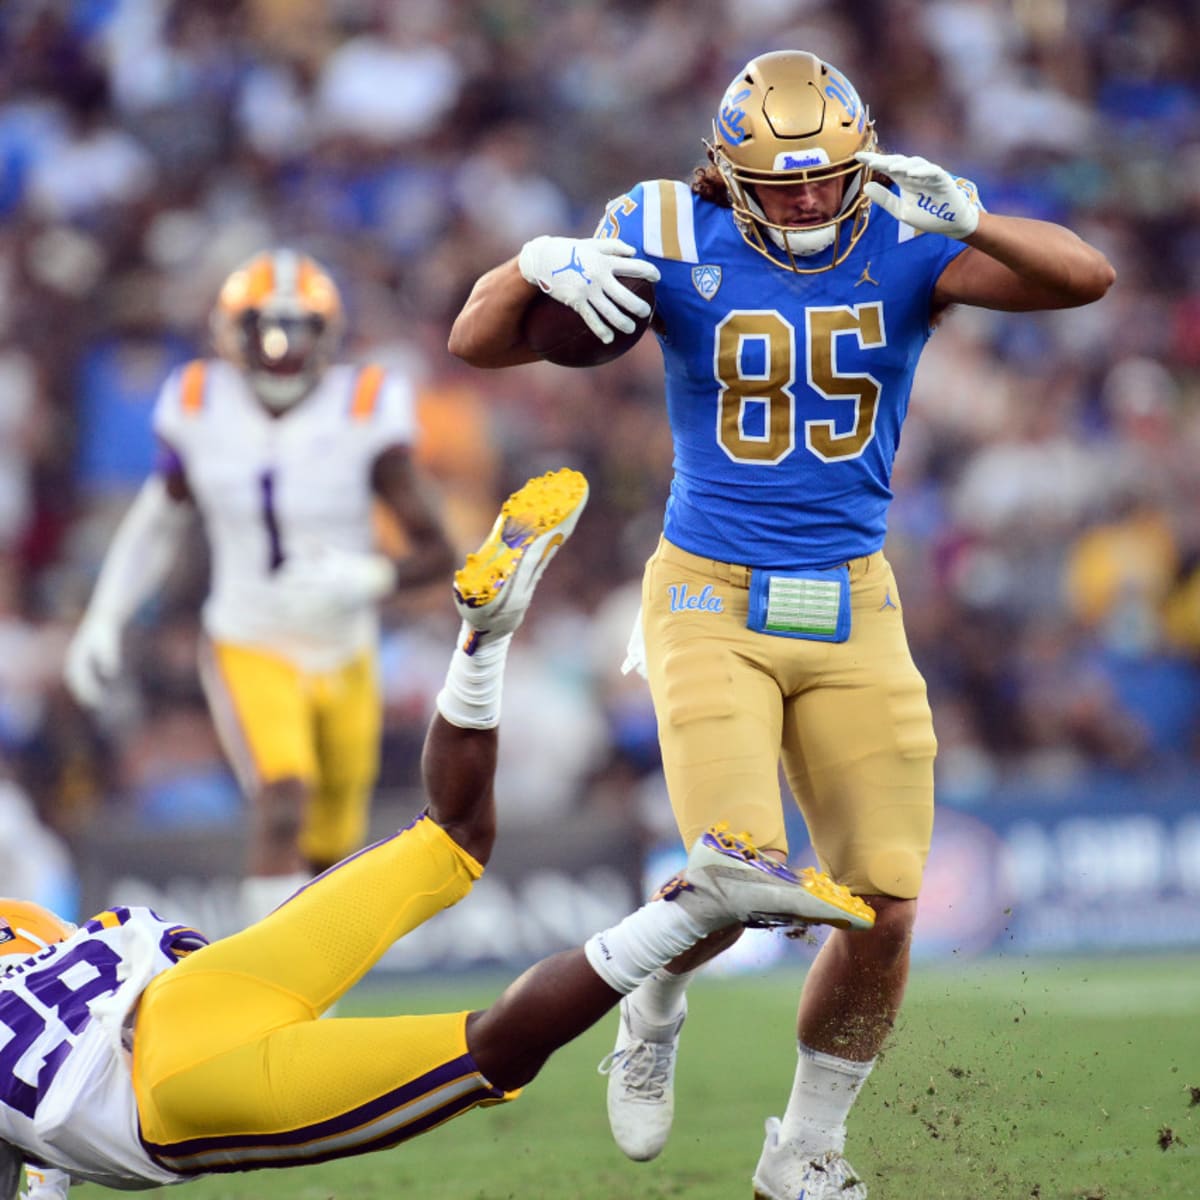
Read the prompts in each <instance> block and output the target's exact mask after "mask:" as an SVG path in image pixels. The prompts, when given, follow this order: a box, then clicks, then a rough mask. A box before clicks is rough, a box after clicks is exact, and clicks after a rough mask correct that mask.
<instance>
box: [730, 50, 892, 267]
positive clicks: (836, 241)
mask: <svg viewBox="0 0 1200 1200" xmlns="http://www.w3.org/2000/svg"><path fill="white" fill-rule="evenodd" d="M874 148H875V124H874V122H873V121H872V120H871V117H870V113H869V112H868V110H867V107H866V105H865V104H863V102H862V100H860V99H859V96H858V93H857V92H856V91H855V90H854V86H853V85H852V84H851V83H850V81H849V80H848V79H847V78H846V77H845V76H844V75H843V74H842V73H841V72H840V71H838V70H837V69H836V68H834V67H831V66H830V65H829V64H828V63H827V62H823V61H822V60H821V59H819V58H817V57H816V55H814V54H809V53H807V52H805V51H802V50H777V51H773V52H772V53H770V54H762V55H759V57H758V58H754V59H751V60H750V62H749V63H747V64H746V66H745V68H744V69H743V70H742V71H741V72H739V73H738V75H737V77H736V78H735V79H734V80H733V82H732V83H731V84H730V85H729V87H728V88H727V89H726V92H725V96H724V98H723V99H722V101H721V105H720V108H719V109H718V110H717V115H716V118H715V119H714V120H713V141H712V142H711V143H709V145H708V150H709V154H710V155H711V157H712V160H713V163H714V164H715V166H716V167H717V170H718V171H720V173H721V177H722V179H724V181H725V186H726V188H727V189H728V191H729V200H730V204H731V205H732V208H733V217H734V220H735V222H736V223H737V227H738V229H739V230H740V232H741V234H742V237H744V238H745V239H746V241H747V242H748V243H749V244H750V245H751V246H752V247H753V248H754V249H755V250H757V251H758V252H759V253H760V254H762V255H764V256H765V257H766V258H768V259H770V260H771V262H773V263H775V265H776V266H782V267H786V268H787V269H789V270H792V271H796V272H799V273H800V274H811V273H814V272H816V271H827V270H828V269H829V268H830V267H835V266H837V264H838V263H840V262H842V261H843V260H844V259H845V258H846V256H847V255H848V254H849V253H850V251H851V250H852V249H853V247H854V244H855V243H856V242H857V241H858V239H859V238H860V237H861V236H862V234H863V232H864V230H865V229H866V226H867V212H868V209H869V207H870V205H869V202H868V201H867V199H866V196H865V195H864V194H863V183H864V182H865V179H864V175H865V173H866V168H865V167H864V166H863V165H862V164H861V163H859V162H858V161H856V159H855V157H854V156H855V154H857V153H858V152H859V151H860V150H873V149H874ZM830 179H840V180H842V181H843V183H842V198H841V204H840V207H839V208H838V210H837V212H836V213H835V214H834V216H833V217H832V218H831V219H830V220H828V221H824V222H821V223H817V224H808V225H805V226H803V227H794V226H788V225H780V224H775V223H773V222H772V221H770V220H768V219H767V215H766V213H765V212H764V210H763V206H762V203H761V201H760V198H759V195H758V192H759V190H760V189H762V188H770V187H780V186H788V185H792V184H797V183H811V182H816V181H818V180H820V181H825V180H830ZM826 252H828V253H826ZM816 255H820V259H819V260H816V261H814V263H813V264H812V265H809V264H807V263H806V262H805V261H804V260H806V259H811V258H813V256H816Z"/></svg>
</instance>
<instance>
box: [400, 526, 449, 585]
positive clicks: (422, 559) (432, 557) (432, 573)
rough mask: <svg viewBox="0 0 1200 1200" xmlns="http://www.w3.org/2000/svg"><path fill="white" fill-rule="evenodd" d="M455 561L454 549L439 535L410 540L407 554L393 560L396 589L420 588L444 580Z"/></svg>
mask: <svg viewBox="0 0 1200 1200" xmlns="http://www.w3.org/2000/svg"><path fill="white" fill-rule="evenodd" d="M410 537H411V534H410ZM455 561H456V560H455V554H454V547H453V546H451V545H450V543H449V542H448V541H447V540H446V539H445V537H443V536H441V535H440V533H439V534H436V535H432V534H431V536H429V537H427V538H424V539H417V538H412V544H411V546H410V549H409V551H408V553H407V554H405V555H404V557H403V558H399V559H393V564H394V566H395V570H396V584H395V586H396V589H397V590H403V589H404V588H410V587H422V586H424V585H425V584H428V583H434V582H436V581H438V580H445V578H446V577H447V576H448V575H449V574H450V573H451V571H453V570H454V566H455Z"/></svg>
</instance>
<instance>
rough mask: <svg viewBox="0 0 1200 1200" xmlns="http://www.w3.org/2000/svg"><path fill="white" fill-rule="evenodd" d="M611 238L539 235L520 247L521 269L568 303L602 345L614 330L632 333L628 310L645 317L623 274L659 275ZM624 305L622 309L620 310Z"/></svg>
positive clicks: (645, 310) (653, 278)
mask: <svg viewBox="0 0 1200 1200" xmlns="http://www.w3.org/2000/svg"><path fill="white" fill-rule="evenodd" d="M636 253H637V251H636V250H635V249H634V248H633V247H632V246H631V245H629V243H628V242H622V241H618V240H617V239H616V238H565V237H551V236H549V235H548V234H543V235H542V236H541V237H535V238H534V239H533V240H532V241H529V242H526V243H525V245H524V246H522V247H521V253H520V255H519V256H518V258H517V266H518V267H519V268H520V271H521V274H522V275H523V276H524V277H525V278H526V279H527V280H528V281H529V282H530V283H532V284H535V285H536V286H537V287H540V288H541V289H542V291H543V292H545V293H546V294H547V295H548V296H550V297H551V298H552V299H554V300H557V301H558V302H559V304H565V305H566V306H567V307H568V308H573V309H574V310H575V311H576V312H577V313H578V314H579V315H580V316H581V317H582V318H583V320H584V322H585V324H586V325H587V327H588V328H589V329H590V330H591V331H592V332H593V333H594V334H595V335H596V336H597V337H598V338H599V339H600V340H601V341H602V342H603V343H604V344H605V345H606V346H607V345H608V344H609V342H611V341H612V340H613V330H614V329H616V330H619V331H620V332H621V333H632V332H633V322H632V321H631V320H630V319H629V316H628V314H629V313H633V315H634V316H637V317H648V316H649V315H650V306H649V305H648V304H647V303H646V302H645V300H643V299H642V298H641V297H640V296H636V295H634V293H633V292H631V291H630V290H629V289H628V288H627V287H626V286H625V285H624V284H623V283H622V282H621V279H620V277H621V276H622V275H626V276H631V277H634V278H637V279H649V280H650V281H651V283H654V282H656V281H657V280H658V277H659V271H658V268H657V267H656V266H655V265H654V264H653V263H648V262H646V261H645V260H644V259H640V258H634V257H633V256H634V255H635V254H636ZM622 310H624V311H622Z"/></svg>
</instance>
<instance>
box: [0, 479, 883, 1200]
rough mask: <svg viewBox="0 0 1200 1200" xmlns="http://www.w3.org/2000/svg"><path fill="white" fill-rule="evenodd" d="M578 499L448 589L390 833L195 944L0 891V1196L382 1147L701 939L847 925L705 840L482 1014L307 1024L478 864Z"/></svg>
mask: <svg viewBox="0 0 1200 1200" xmlns="http://www.w3.org/2000/svg"><path fill="white" fill-rule="evenodd" d="M586 498H587V484H586V481H585V480H584V478H583V476H582V475H580V474H579V473H578V472H576V471H571V470H563V471H558V472H553V473H551V474H549V475H546V476H542V477H540V478H538V479H535V480H532V481H530V482H529V483H528V484H526V485H525V487H524V488H522V489H521V490H520V491H518V492H517V493H515V494H514V495H513V496H511V497H510V498H509V500H508V501H507V502H506V504H505V506H504V508H503V510H502V512H501V514H500V516H499V518H498V519H497V522H496V525H495V527H494V528H493V530H492V533H491V535H490V536H489V538H488V539H487V541H486V542H485V543H484V545H483V547H482V548H481V550H480V551H479V552H478V553H476V554H473V555H471V556H469V557H468V559H467V563H466V565H465V566H464V567H463V568H462V569H461V570H460V571H459V572H458V574H457V575H456V577H455V593H456V604H457V607H458V609H459V611H460V613H461V615H462V618H463V624H462V628H461V631H460V635H459V641H458V645H457V646H456V648H455V651H454V655H453V658H452V660H451V664H450V667H449V670H448V672H447V676H446V683H445V686H444V688H443V689H442V691H441V692H440V693H439V695H438V700H437V708H438V711H437V713H436V714H435V715H434V717H433V720H432V722H431V724H430V727H429V732H428V735H427V738H426V743H425V750H424V756H423V760H422V774H423V779H424V784H425V791H426V797H427V804H426V807H425V809H424V811H423V812H422V814H421V815H420V816H418V817H417V819H416V820H415V821H414V822H413V823H412V824H411V825H409V826H408V827H407V828H405V829H403V830H401V831H400V832H399V833H397V834H396V835H394V836H392V837H389V838H386V839H384V840H383V841H381V842H378V843H376V844H375V845H373V846H370V847H368V848H367V849H365V850H362V851H360V852H359V853H358V854H355V855H353V856H351V857H350V858H348V859H346V860H345V861H344V862H342V863H340V864H338V865H336V866H334V867H332V868H331V869H329V870H328V871H326V872H325V873H324V874H323V875H321V876H320V877H319V878H317V879H316V880H314V881H312V882H311V883H309V884H308V885H306V886H305V887H303V888H302V889H301V890H300V891H298V892H297V893H296V894H295V895H294V896H292V897H291V898H290V899H289V900H287V901H286V902H285V903H284V904H283V905H281V906H280V907H279V908H278V909H276V910H275V911H274V912H273V913H272V914H271V915H270V916H268V917H266V918H265V919H264V920H263V921H261V922H259V923H258V924H255V925H252V926H250V927H249V928H247V929H245V930H243V931H241V932H240V933H238V934H235V935H234V936H232V937H229V938H227V939H225V940H223V941H219V942H215V943H212V944H207V943H206V940H205V938H204V937H203V936H202V935H201V934H199V933H197V932H196V931H195V930H193V929H189V928H186V927H184V926H181V925H178V924H173V923H171V922H169V921H164V920H162V919H160V918H159V917H158V916H157V915H156V914H154V913H153V912H151V911H150V910H148V909H144V908H140V909H139V908H114V909H111V910H109V911H107V912H104V913H101V914H100V915H99V916H97V917H95V918H93V919H92V920H90V921H88V922H87V923H86V924H85V925H84V926H83V927H82V928H81V929H79V930H74V931H73V930H71V929H70V928H68V927H66V926H64V924H63V923H62V922H61V921H59V920H58V919H57V918H56V917H54V916H53V914H50V913H48V912H46V910H44V909H40V908H38V907H37V906H35V905H31V904H28V903H22V902H20V901H11V900H3V899H0V955H7V957H5V958H0V966H3V968H4V971H3V978H0V1028H6V1029H7V1030H8V1031H9V1037H8V1039H7V1040H8V1049H7V1051H6V1053H5V1054H4V1055H2V1056H0V1200H12V1197H13V1196H15V1194H16V1187H17V1178H18V1175H19V1165H20V1160H21V1159H22V1158H26V1159H31V1160H33V1161H34V1162H35V1163H36V1164H38V1168H37V1179H38V1181H39V1184H38V1188H39V1190H38V1196H39V1197H40V1198H44V1200H49V1197H50V1196H54V1197H58V1198H61V1197H62V1196H63V1195H64V1193H65V1192H66V1189H67V1186H68V1185H69V1182H70V1179H71V1178H75V1179H80V1180H89V1181H93V1182H96V1183H100V1184H103V1185H105V1186H107V1187H115V1188H126V1189H133V1188H143V1187H150V1186H155V1185H160V1184H169V1183H178V1182H183V1181H186V1180H188V1179H193V1178H196V1177H197V1176H200V1175H205V1174H209V1173H213V1172H229V1171H245V1170H253V1169H258V1168H265V1167H287V1166H295V1165H300V1164H306V1163H315V1162H323V1161H326V1160H329V1159H333V1158H339V1157H344V1156H347V1155H354V1154H362V1153H366V1152H368V1151H372V1150H383V1149H387V1148H389V1147H391V1146H394V1145H396V1144H397V1143H399V1142H402V1141H405V1140H406V1139H408V1138H411V1137H415V1136H417V1135H418V1134H420V1133H423V1132H424V1131H425V1130H427V1129H431V1128H433V1127H434V1126H436V1125H440V1124H442V1123H443V1122H444V1121H447V1120H449V1119H451V1118H452V1117H455V1116H458V1115H459V1114H461V1113H464V1112H466V1111H468V1110H469V1109H472V1108H475V1107H477V1106H480V1105H493V1104H499V1103H502V1102H504V1101H508V1100H512V1099H514V1098H515V1097H516V1096H517V1095H518V1093H519V1091H520V1089H521V1088H522V1087H523V1086H524V1085H525V1084H527V1083H528V1082H529V1081H530V1080H532V1079H533V1078H534V1076H535V1075H536V1074H537V1073H538V1071H539V1070H540V1068H541V1066H542V1064H543V1063H544V1062H545V1060H546V1059H547V1057H548V1056H549V1055H550V1054H551V1053H552V1052H553V1051H554V1050H556V1049H557V1048H558V1047H560V1046H562V1045H564V1044H565V1043H566V1042H568V1041H570V1040H571V1039H572V1038H574V1037H576V1036H578V1035H579V1034H580V1033H582V1032H583V1031H584V1030H585V1029H587V1028H589V1027H590V1026H591V1025H592V1024H594V1023H595V1022H596V1021H597V1020H598V1019H599V1018H600V1017H601V1016H602V1015H603V1014H604V1013H605V1012H607V1011H608V1010H609V1009H610V1008H612V1007H613V1006H614V1005H615V1004H616V1003H617V1002H618V1001H619V999H620V998H621V996H622V995H625V994H627V993H628V992H629V991H631V990H632V989H633V988H634V987H636V986H637V984H638V983H639V982H640V981H641V980H642V979H644V978H645V977H646V976H647V975H648V974H649V973H650V972H652V971H653V970H655V969H656V968H658V967H660V966H662V965H663V964H664V963H666V962H667V961H668V960H670V959H671V958H673V957H674V956H675V955H677V954H678V953H679V952H680V951H682V950H684V949H686V948H687V947H689V946H692V945H694V944H695V943H697V942H698V941H699V940H701V939H702V938H703V937H705V936H706V935H707V934H709V933H711V932H712V931H713V930H717V929H722V928H725V927H727V926H728V925H729V924H730V923H731V922H737V923H743V922H744V923H749V924H756V925H758V924H779V925H806V924H809V923H812V922H832V923H835V924H844V925H854V926H856V927H865V926H867V925H869V924H870V922H871V920H872V919H873V914H872V913H871V911H870V909H869V908H868V907H867V906H866V905H865V904H863V903H862V902H861V901H858V900H857V899H856V898H854V897H853V896H851V895H850V893H849V892H848V891H846V890H845V889H842V888H839V887H837V886H836V885H835V884H834V883H833V882H832V881H831V880H828V879H826V878H824V877H821V876H818V875H817V874H816V873H815V872H808V873H806V875H805V876H804V877H800V876H796V875H793V874H792V873H791V872H790V871H788V870H786V869H785V868H782V867H780V866H779V865H778V864H775V863H774V862H773V861H772V860H769V859H764V858H763V857H762V856H761V855H760V854H758V852H757V851H756V850H755V848H754V847H753V845H752V844H751V843H750V842H748V841H746V840H744V839H742V838H737V837H733V836H730V835H729V834H727V833H725V832H723V831H722V830H710V831H708V832H706V833H705V834H704V835H703V836H701V837H700V838H698V839H697V841H696V844H695V845H694V846H693V847H692V850H691V853H690V854H689V857H688V863H687V867H686V868H685V870H684V872H683V873H682V874H681V875H679V876H676V877H675V878H674V879H672V880H670V881H669V882H668V883H667V884H666V885H665V886H664V887H663V889H661V891H660V892H659V893H658V895H657V896H656V897H655V899H654V900H652V901H651V902H650V903H648V904H646V905H644V906H643V907H642V908H641V909H639V910H638V911H637V912H635V913H634V914H632V915H631V916H629V917H627V918H626V919H625V920H624V921H622V922H620V923H619V924H618V925H616V926H614V927H613V928H611V929H608V930H605V931H604V932H602V933H599V934H597V935H595V936H594V937H592V938H590V939H589V940H588V941H587V943H586V944H585V945H584V946H583V947H581V948H578V949H575V950H570V951H565V952H563V953H560V954H557V955H553V956H551V957H550V958H548V959H545V960H543V961H542V962H541V963H539V964H537V965H536V966H534V967H532V968H531V969H530V970H529V971H527V972H526V973H525V974H524V975H522V976H521V978H519V979H518V980H517V981H516V982H515V983H514V984H512V985H511V986H510V987H509V988H508V990H507V991H505V992H504V994H503V995H501V996H500V998H499V999H498V1000H497V1001H496V1002H495V1003H494V1004H492V1005H491V1007H490V1008H488V1009H486V1010H483V1011H476V1012H458V1013H448V1014H439V1015H431V1016H396V1017H389V1018H378V1019H358V1020H347V1019H338V1018H334V1019H331V1020H318V1019H317V1018H318V1017H319V1015H320V1014H321V1013H322V1012H323V1011H324V1010H325V1009H327V1008H328V1006H329V1005H330V1004H332V1003H333V1002H334V1001H335V1000H336V999H337V998H338V997H339V996H341V995H342V994H343V993H344V992H345V991H346V990H347V989H348V988H350V987H351V986H352V985H353V984H354V983H355V982H356V981H357V980H358V979H360V978H361V977H362V976H363V975H364V974H365V973H366V971H367V970H368V969H369V968H370V967H371V965H372V964H373V963H375V962H376V961H377V960H378V958H379V956H380V955H381V954H382V953H383V951H384V950H385V949H387V947H388V946H389V945H390V944H391V943H392V942H393V941H395V940H396V939H397V938H399V937H403V936H404V934H405V933H406V932H408V931H409V930H411V929H413V928H415V927H416V926H417V925H419V924H421V923H422V922H423V921H426V920H428V919H429V918H430V917H431V916H433V915H434V914H436V913H437V912H439V911H441V910H442V909H443V908H446V907H448V906H449V905H451V904H455V903H457V902H458V901H459V900H460V899H462V898H463V897H464V896H465V895H466V894H467V893H468V892H469V891H470V889H471V887H472V885H473V883H474V881H475V880H476V879H478V878H479V876H480V875H481V874H482V872H483V869H484V865H485V864H486V862H487V860H488V857H489V855H490V853H491V849H492V843H493V840H494V838H495V829H496V815H495V805H494V800H493V793H492V788H493V780H494V771H495V764H496V752H497V726H498V723H499V717H500V707H501V699H502V695H501V687H502V682H503V670H504V663H505V659H506V657H507V654H508V647H509V644H510V642H511V640H512V635H513V631H514V630H515V629H516V628H517V626H518V625H519V624H520V623H521V621H522V619H523V618H524V615H525V612H526V609H527V608H528V605H529V602H530V600H531V598H532V594H533V590H534V588H535V586H536V584H537V582H538V580H539V578H540V577H541V575H542V573H543V572H544V571H545V569H546V566H547V565H548V563H549V562H550V560H551V558H552V557H553V556H554V554H555V553H557V551H558V549H559V547H560V546H561V545H562V543H563V541H564V540H565V539H566V538H567V537H569V535H570V533H571V531H572V529H573V527H574V525H575V522H576V521H577V519H578V517H579V514H580V511H581V510H582V508H583V505H584V503H585V501H586Z"/></svg>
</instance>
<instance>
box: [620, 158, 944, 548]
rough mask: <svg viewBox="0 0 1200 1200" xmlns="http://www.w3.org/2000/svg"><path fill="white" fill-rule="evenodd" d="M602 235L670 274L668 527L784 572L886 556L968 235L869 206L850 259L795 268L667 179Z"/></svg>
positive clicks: (687, 539)
mask: <svg viewBox="0 0 1200 1200" xmlns="http://www.w3.org/2000/svg"><path fill="white" fill-rule="evenodd" d="M598 234H599V235H600V236H611V237H619V238H620V239H621V240H622V241H625V242H628V243H630V244H631V245H633V246H634V247H636V249H637V251H638V254H639V256H641V257H643V258H645V259H647V260H648V261H650V262H652V263H654V264H655V266H657V267H658V268H659V270H660V271H661V272H662V278H661V279H660V280H659V282H658V283H657V284H656V285H655V292H656V298H657V308H656V311H657V314H658V315H659V317H661V319H662V321H663V322H664V325H665V330H664V332H662V333H660V334H659V343H660V345H661V347H662V352H663V358H664V362H665V367H666V399H667V412H668V416H669V418H670V422H671V432H672V434H673V437H674V442H675V462H674V478H673V480H672V483H671V494H670V498H669V500H668V502H667V511H666V519H665V525H664V532H665V533H666V536H667V537H668V538H669V539H670V540H671V541H672V542H674V543H675V544H676V545H678V546H681V547H682V548H683V549H685V550H689V551H691V552H692V553H694V554H700V555H704V556H706V557H709V558H715V559H718V560H721V561H725V562H739V563H747V564H749V565H751V566H756V567H774V568H780V569H785V568H789V567H810V566H811V567H823V566H831V565H834V564H836V563H842V562H846V561H848V560H850V559H853V558H858V557H861V556H863V555H866V554H871V553H873V552H874V551H876V550H878V549H879V548H880V547H881V546H882V545H883V541H884V536H885V534H886V532H887V511H888V505H889V503H890V502H891V499H892V490H891V475H892V463H893V460H894V459H895V455H896V450H897V447H898V446H899V443H900V427H901V425H902V424H903V421H904V417H905V414H906V413H907V410H908V401H909V394H910V392H911V389H912V381H913V373H914V371H915V370H916V366H917V359H918V357H919V356H920V353H921V350H922V348H923V347H924V345H925V342H926V341H927V339H928V338H929V335H930V332H931V329H930V325H929V316H930V296H931V293H932V290H933V287H934V284H935V283H936V282H937V279H938V276H939V275H940V274H941V272H942V270H943V269H944V268H945V266H946V264H947V263H948V262H950V260H951V259H953V258H954V257H955V256H956V255H957V254H959V253H961V251H962V250H963V249H964V246H963V244H962V243H961V242H957V241H954V240H952V239H950V238H946V237H943V236H941V235H939V234H931V233H925V234H918V233H917V231H915V230H914V229H912V227H910V226H908V225H905V224H902V223H900V222H897V221H896V220H895V218H893V217H892V216H891V215H890V214H888V213H887V212H885V211H884V210H882V209H880V208H878V207H874V208H872V209H871V216H870V221H869V223H868V226H867V229H866V232H865V233H864V234H863V236H862V238H861V239H860V240H859V242H858V243H857V245H856V246H855V247H854V249H853V250H852V251H851V253H850V255H849V257H848V258H847V259H846V260H845V261H844V262H843V263H841V264H840V265H839V266H838V267H836V268H833V269H831V270H827V271H821V272H819V273H816V274H811V275H798V274H794V273H792V272H791V271H788V270H786V269H784V268H783V267H775V266H772V265H771V264H770V263H768V262H767V261H766V260H765V259H764V258H763V256H762V255H761V254H760V253H758V252H757V251H756V250H754V249H752V248H751V247H750V246H749V245H748V244H747V243H746V241H745V240H744V239H743V238H742V236H741V234H740V233H739V232H738V230H737V227H736V226H735V225H734V222H733V215H732V213H731V212H730V210H729V209H727V208H723V207H720V206H718V205H716V204H713V203H711V202H709V201H705V200H702V199H700V198H699V197H698V196H697V195H695V194H694V193H693V192H692V191H691V189H690V188H689V187H688V185H687V184H685V183H681V182H676V181H671V180H655V181H651V182H647V183H639V184H638V185H637V186H636V187H635V188H633V190H632V191H630V192H628V193H627V194H626V195H624V196H621V197H618V198H617V199H616V200H613V201H612V202H611V203H610V204H609V205H608V207H607V209H606V212H605V216H604V219H603V221H602V222H601V225H600V229H599V230H598ZM827 255H828V252H826V256H827ZM812 261H813V265H816V264H817V263H819V262H820V259H819V258H815V259H813V260H812Z"/></svg>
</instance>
